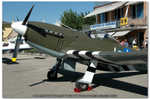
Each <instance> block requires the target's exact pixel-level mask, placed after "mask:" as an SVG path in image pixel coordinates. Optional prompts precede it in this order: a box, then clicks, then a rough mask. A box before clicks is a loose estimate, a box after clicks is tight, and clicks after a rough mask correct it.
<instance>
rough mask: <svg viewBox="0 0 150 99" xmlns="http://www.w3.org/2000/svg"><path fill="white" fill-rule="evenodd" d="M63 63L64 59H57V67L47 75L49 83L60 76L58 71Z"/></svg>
mask: <svg viewBox="0 0 150 99" xmlns="http://www.w3.org/2000/svg"><path fill="white" fill-rule="evenodd" d="M61 62H62V59H59V58H57V62H56V65H55V66H54V67H53V68H52V69H50V70H49V71H48V73H47V79H48V80H49V81H51V80H56V79H57V76H58V70H59V67H60V65H61Z"/></svg>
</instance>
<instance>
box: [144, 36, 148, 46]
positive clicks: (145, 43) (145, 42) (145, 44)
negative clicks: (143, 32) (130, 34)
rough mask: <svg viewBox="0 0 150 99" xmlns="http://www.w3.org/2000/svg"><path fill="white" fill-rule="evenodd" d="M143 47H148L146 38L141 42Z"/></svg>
mask: <svg viewBox="0 0 150 99" xmlns="http://www.w3.org/2000/svg"><path fill="white" fill-rule="evenodd" d="M143 47H144V48H147V47H148V39H147V38H146V39H145V40H144V41H143Z"/></svg>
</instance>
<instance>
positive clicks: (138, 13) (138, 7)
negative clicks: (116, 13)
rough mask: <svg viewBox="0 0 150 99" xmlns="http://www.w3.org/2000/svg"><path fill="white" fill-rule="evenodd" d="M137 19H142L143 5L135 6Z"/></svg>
mask: <svg viewBox="0 0 150 99" xmlns="http://www.w3.org/2000/svg"><path fill="white" fill-rule="evenodd" d="M136 16H137V18H143V3H139V4H138V5H137V15H136Z"/></svg>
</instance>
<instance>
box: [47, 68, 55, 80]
mask: <svg viewBox="0 0 150 99" xmlns="http://www.w3.org/2000/svg"><path fill="white" fill-rule="evenodd" d="M47 79H48V80H56V79H57V71H55V70H50V71H48V73H47Z"/></svg>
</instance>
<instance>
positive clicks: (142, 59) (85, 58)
mask: <svg viewBox="0 0 150 99" xmlns="http://www.w3.org/2000/svg"><path fill="white" fill-rule="evenodd" d="M33 7H34V5H33V6H32V8H31V9H30V11H29V12H28V14H27V15H26V17H25V19H24V20H23V21H18V22H14V23H12V25H11V27H12V29H13V30H14V31H15V32H17V33H18V37H17V40H16V46H15V51H14V53H13V58H12V61H13V62H15V61H16V57H17V51H18V48H19V45H20V41H21V38H22V36H23V37H24V38H25V41H26V43H28V44H29V45H30V46H32V47H34V48H36V49H38V50H40V51H42V52H44V53H47V54H49V55H51V56H53V57H56V64H55V65H54V66H53V68H52V69H51V70H50V71H48V73H47V79H48V80H56V79H57V74H58V73H61V74H64V73H66V72H67V71H69V72H75V69H76V63H77V62H78V63H81V64H84V65H86V66H88V68H87V70H86V72H85V73H84V75H83V77H82V78H81V79H79V80H77V81H76V84H75V89H74V90H75V91H76V92H80V91H83V90H90V89H91V86H90V84H91V83H92V81H93V77H94V75H95V72H96V70H108V71H112V72H121V71H130V70H137V71H147V55H148V51H147V49H144V50H141V51H136V50H134V49H130V50H131V51H130V52H128V51H127V52H123V50H124V47H122V46H120V44H119V43H118V42H117V41H115V40H114V39H113V38H110V37H104V38H103V39H99V38H95V39H90V38H89V37H88V36H87V35H86V34H85V33H82V32H79V31H74V30H72V29H67V28H64V27H58V26H55V25H52V24H47V23H42V22H28V20H29V17H30V15H31V12H32V9H33ZM114 49H115V50H114ZM98 68H99V69H98Z"/></svg>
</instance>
